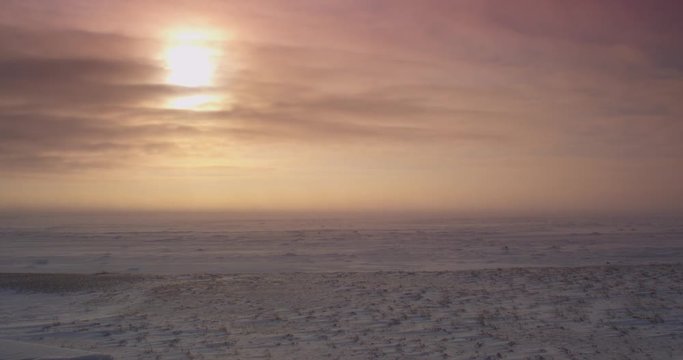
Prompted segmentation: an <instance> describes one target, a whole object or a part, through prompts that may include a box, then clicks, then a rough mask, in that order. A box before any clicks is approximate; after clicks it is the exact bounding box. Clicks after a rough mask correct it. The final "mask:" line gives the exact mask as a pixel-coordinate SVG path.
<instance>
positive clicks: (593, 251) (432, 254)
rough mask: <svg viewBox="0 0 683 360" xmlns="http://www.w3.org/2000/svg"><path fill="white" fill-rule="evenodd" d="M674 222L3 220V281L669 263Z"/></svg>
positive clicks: (679, 234) (676, 233)
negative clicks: (50, 276)
mask: <svg viewBox="0 0 683 360" xmlns="http://www.w3.org/2000/svg"><path fill="white" fill-rule="evenodd" d="M682 259H683V221H680V220H675V219H563V218H555V219H540V218H527V219H457V218H456V219H452V218H425V219H414V218H403V219H402V218H394V219H391V218H384V219H372V218H328V219H306V218H299V219H287V218H231V217H225V216H219V215H216V216H207V215H203V216H197V217H191V216H177V217H172V216H159V217H150V216H147V217H132V216H118V217H117V216H111V217H103V216H81V217H74V216H72V217H62V218H60V217H44V218H33V217H32V218H28V219H25V218H23V217H15V218H11V217H1V216H0V272H81V273H93V272H102V271H108V272H127V273H155V274H184V273H196V272H210V273H234V272H279V271H314V272H319V271H379V270H385V271H387V270H404V271H442V270H463V269H482V268H496V267H532V266H587V265H603V264H607V263H608V262H609V263H610V264H643V263H671V262H679V261H681V260H682Z"/></svg>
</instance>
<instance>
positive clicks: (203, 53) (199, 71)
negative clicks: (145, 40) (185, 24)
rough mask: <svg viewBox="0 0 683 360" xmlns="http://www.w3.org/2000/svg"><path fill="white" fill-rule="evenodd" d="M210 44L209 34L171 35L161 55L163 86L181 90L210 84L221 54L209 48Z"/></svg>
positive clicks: (192, 32) (191, 32)
mask: <svg viewBox="0 0 683 360" xmlns="http://www.w3.org/2000/svg"><path fill="white" fill-rule="evenodd" d="M212 41H213V39H212V36H211V34H210V33H209V32H202V31H180V32H175V33H172V34H171V35H170V36H169V40H168V46H167V48H166V51H165V53H164V61H165V62H166V69H167V76H166V83H167V84H169V85H174V86H183V87H206V86H211V85H213V84H214V81H215V76H216V70H217V66H218V65H217V64H218V60H219V55H220V53H219V50H218V49H217V48H216V47H213V46H211V43H212Z"/></svg>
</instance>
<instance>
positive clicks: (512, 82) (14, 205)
mask: <svg viewBox="0 0 683 360" xmlns="http://www.w3.org/2000/svg"><path fill="white" fill-rule="evenodd" d="M0 6H1V7H2V11H0V210H3V209H9V210H11V209H55V208H58V209H114V210H119V209H153V210H216V209H227V210H315V211H318V210H334V211H337V210H342V211H346V210H378V211H382V210H415V211H460V212H468V211H470V212H474V211H502V212H511V213H521V212H582V211H595V212H655V213H681V212H682V211H683V185H681V184H683V141H681V139H683V102H682V101H681V99H683V46H682V45H681V42H680V39H679V38H678V37H679V36H680V34H681V33H683V25H682V24H683V19H681V16H682V15H681V14H682V13H683V7H682V6H681V4H680V2H675V1H664V0H661V1H653V2H645V1H635V0H623V1H588V0H579V1H560V0H551V1H532V0H521V1H514V2H510V1H502V0H501V1H492V0H484V1H474V0H465V1H449V0H426V1H407V0H396V1H388V0H379V1H356V0H344V1H342V0H333V1H314V0H294V1H275V0H263V1H218V0H215V1H213V0H200V1H177V0H171V1H147V0H138V1H105V0H101V1H100V0H96V1H86V0H56V1H34V0H27V1H13V0H10V1H4V2H3V3H2V5H0Z"/></svg>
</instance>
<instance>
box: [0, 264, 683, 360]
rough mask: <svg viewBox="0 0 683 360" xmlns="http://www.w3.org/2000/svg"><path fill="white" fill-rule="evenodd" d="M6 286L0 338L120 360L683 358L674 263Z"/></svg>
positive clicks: (31, 280) (32, 281) (70, 278)
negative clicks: (94, 352) (82, 351)
mask: <svg viewBox="0 0 683 360" xmlns="http://www.w3.org/2000/svg"><path fill="white" fill-rule="evenodd" d="M0 287H3V288H4V290H2V292H1V293H0V296H1V298H2V304H3V306H2V307H0V324H1V325H0V333H1V334H2V336H3V337H6V338H11V339H14V340H19V341H23V342H28V343H37V344H41V345H49V346H55V347H66V348H75V349H81V350H90V351H97V352H101V353H107V354H110V355H112V356H114V358H117V359H136V358H142V359H228V358H234V359H252V358H259V359H268V358H272V359H323V358H333V359H368V358H377V359H452V358H457V359H500V358H502V359H680V358H683V266H681V265H649V266H648V265H639V266H637V265H632V266H600V267H580V268H517V269H501V270H496V269H491V270H473V271H459V272H355V273H348V272H332V273H262V274H231V275H230V274H223V275H209V274H206V275H167V276H163V277H160V276H141V277H132V276H120V275H108V274H99V275H68V274H48V275H39V274H25V275H16V274H14V275H3V276H1V277H0ZM1 354H2V351H0V355H1Z"/></svg>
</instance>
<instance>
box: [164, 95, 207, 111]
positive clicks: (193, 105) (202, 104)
mask: <svg viewBox="0 0 683 360" xmlns="http://www.w3.org/2000/svg"><path fill="white" fill-rule="evenodd" d="M218 100H219V98H218V97H217V96H215V95H209V94H198V95H188V96H180V97H176V98H173V99H171V100H169V101H168V103H167V107H168V108H171V109H178V110H217V109H218V107H219V106H218V105H219V104H218Z"/></svg>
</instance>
